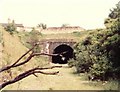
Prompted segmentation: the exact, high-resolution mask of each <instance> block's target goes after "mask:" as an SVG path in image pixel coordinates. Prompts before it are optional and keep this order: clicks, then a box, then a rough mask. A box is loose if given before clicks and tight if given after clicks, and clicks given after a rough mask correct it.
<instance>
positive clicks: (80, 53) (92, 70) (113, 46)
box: [69, 2, 120, 81]
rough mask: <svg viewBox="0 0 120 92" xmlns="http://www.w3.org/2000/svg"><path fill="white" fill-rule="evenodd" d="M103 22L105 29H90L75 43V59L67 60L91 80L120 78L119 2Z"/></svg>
mask: <svg viewBox="0 0 120 92" xmlns="http://www.w3.org/2000/svg"><path fill="white" fill-rule="evenodd" d="M104 23H105V26H106V29H96V30H95V31H94V32H92V31H91V32H89V36H88V37H86V39H84V40H83V41H82V42H79V43H77V44H76V46H75V56H76V59H75V60H72V61H70V62H69V65H70V66H75V67H76V70H77V72H78V73H81V72H83V73H85V72H87V74H88V78H89V79H91V80H103V81H105V80H108V79H109V78H112V79H119V78H120V56H119V55H120V2H119V3H118V4H117V5H116V7H115V8H113V10H111V13H110V14H109V16H108V18H107V19H105V22H104Z"/></svg>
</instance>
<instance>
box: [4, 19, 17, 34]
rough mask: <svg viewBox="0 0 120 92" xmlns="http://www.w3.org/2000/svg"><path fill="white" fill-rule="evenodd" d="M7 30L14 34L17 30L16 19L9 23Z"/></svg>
mask: <svg viewBox="0 0 120 92" xmlns="http://www.w3.org/2000/svg"><path fill="white" fill-rule="evenodd" d="M5 30H6V31H8V32H9V33H10V34H11V35H12V34H13V32H15V31H16V25H15V21H14V20H13V21H12V22H11V23H8V25H7V26H6V27H5Z"/></svg>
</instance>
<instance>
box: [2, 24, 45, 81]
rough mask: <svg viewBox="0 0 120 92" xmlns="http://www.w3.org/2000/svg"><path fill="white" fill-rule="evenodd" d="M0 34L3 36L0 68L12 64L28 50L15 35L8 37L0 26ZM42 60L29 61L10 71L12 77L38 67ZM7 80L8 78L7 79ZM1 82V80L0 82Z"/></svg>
mask: <svg viewBox="0 0 120 92" xmlns="http://www.w3.org/2000/svg"><path fill="white" fill-rule="evenodd" d="M0 32H1V33H2V34H3V37H2V41H1V42H3V43H2V44H1V45H0V48H1V50H0V56H2V63H1V66H5V65H10V64H12V63H14V62H15V61H16V60H17V59H18V58H19V57H20V56H22V55H23V54H24V53H25V52H26V51H28V49H27V48H26V47H25V46H24V45H23V44H22V43H21V42H20V39H19V38H18V36H17V35H16V34H14V35H10V34H9V33H8V32H6V31H5V30H4V29H3V28H2V27H1V26H0ZM27 57H28V55H27V56H25V58H23V59H22V60H21V61H23V60H25V59H26V58H27ZM43 60H44V58H42V59H40V60H36V59H35V58H33V59H31V60H30V61H29V62H28V63H26V64H25V65H22V66H20V67H17V68H14V69H12V70H11V71H12V75H13V77H15V76H16V75H17V74H20V73H22V72H24V71H25V70H28V69H31V68H33V67H35V66H38V65H41V66H42V65H43V64H44V61H43ZM38 61H39V62H38ZM2 75H4V76H6V77H7V76H9V74H8V73H7V72H4V73H3V74H2ZM7 78H8V79H9V78H10V77H7ZM0 82H1V80H0Z"/></svg>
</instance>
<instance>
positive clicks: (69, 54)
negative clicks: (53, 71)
mask: <svg viewBox="0 0 120 92" xmlns="http://www.w3.org/2000/svg"><path fill="white" fill-rule="evenodd" d="M62 52H65V53H62ZM58 53H62V54H61V55H58V56H52V63H59V64H66V63H68V60H69V59H71V58H73V56H74V54H73V49H72V48H71V47H70V46H68V45H64V44H63V45H59V46H58V47H56V48H55V49H54V51H53V54H58Z"/></svg>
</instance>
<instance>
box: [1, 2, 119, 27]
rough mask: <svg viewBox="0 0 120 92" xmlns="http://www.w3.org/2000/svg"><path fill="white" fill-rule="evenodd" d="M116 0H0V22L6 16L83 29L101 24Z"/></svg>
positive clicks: (27, 23)
mask: <svg viewBox="0 0 120 92" xmlns="http://www.w3.org/2000/svg"><path fill="white" fill-rule="evenodd" d="M118 1H120V0H0V22H1V23H5V22H7V21H8V18H10V19H11V20H15V23H22V24H23V25H24V26H32V27H33V26H34V27H35V26H37V25H38V24H40V23H45V24H47V26H48V27H60V26H62V24H69V25H70V26H80V27H83V28H85V29H96V28H104V20H105V18H107V17H108V14H109V13H110V9H112V8H113V7H115V5H116V4H117V3H118Z"/></svg>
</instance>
